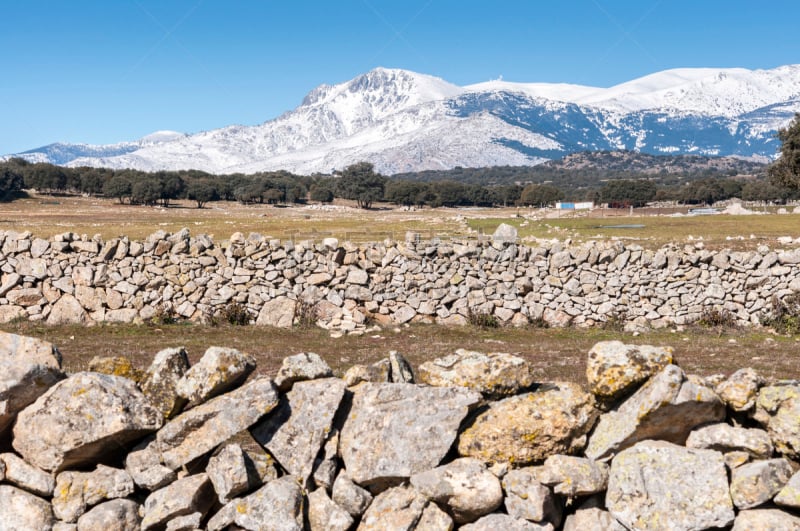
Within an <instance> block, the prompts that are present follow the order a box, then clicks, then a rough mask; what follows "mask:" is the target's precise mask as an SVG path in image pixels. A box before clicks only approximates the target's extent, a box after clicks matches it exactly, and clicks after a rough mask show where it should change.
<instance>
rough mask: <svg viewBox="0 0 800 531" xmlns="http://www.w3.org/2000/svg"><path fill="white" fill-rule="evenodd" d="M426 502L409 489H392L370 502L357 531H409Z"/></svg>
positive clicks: (419, 516) (413, 527)
mask: <svg viewBox="0 0 800 531" xmlns="http://www.w3.org/2000/svg"><path fill="white" fill-rule="evenodd" d="M427 505H428V500H426V499H425V497H424V496H422V495H420V494H419V493H417V492H416V491H415V490H414V489H413V488H411V487H393V488H390V489H387V490H385V491H383V492H382V493H380V494H379V495H378V496H376V497H375V499H374V500H372V503H371V504H370V506H369V508H368V509H367V511H366V512H365V513H364V516H363V517H362V518H361V524H359V526H358V531H385V530H387V529H391V530H392V531H411V530H412V529H415V528H416V524H417V522H418V521H419V519H420V518H421V517H422V512H423V511H424V510H425V507H426V506H427Z"/></svg>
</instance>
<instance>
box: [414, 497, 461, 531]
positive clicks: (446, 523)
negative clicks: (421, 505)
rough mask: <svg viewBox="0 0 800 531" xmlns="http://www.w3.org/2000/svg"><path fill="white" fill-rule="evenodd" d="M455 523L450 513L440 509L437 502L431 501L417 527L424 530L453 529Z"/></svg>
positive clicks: (450, 530) (449, 530) (441, 530)
mask: <svg viewBox="0 0 800 531" xmlns="http://www.w3.org/2000/svg"><path fill="white" fill-rule="evenodd" d="M454 527H455V525H454V524H453V519H452V518H451V517H450V515H449V514H447V513H446V512H444V511H443V510H441V509H439V506H438V505H436V504H435V503H429V504H428V505H427V506H426V507H425V509H423V510H422V515H421V516H420V517H419V520H418V521H417V527H416V529H419V530H420V531H422V530H423V529H424V530H425V531H453V529H454Z"/></svg>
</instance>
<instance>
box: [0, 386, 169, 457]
mask: <svg viewBox="0 0 800 531" xmlns="http://www.w3.org/2000/svg"><path fill="white" fill-rule="evenodd" d="M162 422H163V418H162V416H161V413H160V412H159V411H158V410H156V409H155V408H154V407H153V406H152V405H151V404H150V402H149V401H148V400H147V399H146V398H145V397H144V395H143V394H142V393H141V391H139V389H138V388H137V387H136V384H135V383H133V382H132V381H130V380H128V379H127V378H122V377H119V376H109V375H105V374H97V373H77V374H75V375H73V376H70V377H69V378H67V379H66V380H62V381H61V382H59V383H57V384H56V385H55V386H53V387H52V388H50V390H48V391H47V392H46V393H45V394H44V395H42V396H40V397H39V398H38V399H37V400H36V402H34V403H33V404H31V405H30V406H28V407H27V408H26V409H25V410H24V411H22V412H21V413H20V414H19V417H18V419H17V423H16V425H15V426H14V441H13V446H14V449H16V450H17V452H19V453H20V454H21V455H22V456H23V457H24V458H25V460H26V461H28V462H30V463H31V464H33V465H36V466H38V467H39V468H42V469H44V470H48V471H60V470H63V469H65V468H67V467H71V466H79V465H82V464H86V463H92V462H95V461H96V460H97V459H98V458H99V457H101V456H103V455H105V454H108V453H111V452H114V451H118V450H119V448H121V447H125V445H126V444H128V443H129V442H131V441H133V440H135V439H138V438H141V437H144V436H145V435H147V434H148V433H151V432H153V431H155V430H157V429H158V428H160V427H161V424H162Z"/></svg>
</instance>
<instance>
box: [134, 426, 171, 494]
mask: <svg viewBox="0 0 800 531" xmlns="http://www.w3.org/2000/svg"><path fill="white" fill-rule="evenodd" d="M125 470H126V471H127V472H128V474H130V476H131V478H133V482H134V483H136V485H137V486H139V487H141V488H143V489H146V490H149V491H154V490H158V489H160V488H161V487H164V486H166V485H168V484H170V483H172V482H173V481H175V479H176V478H177V474H176V473H175V471H174V470H172V469H171V468H167V467H165V466H164V463H163V461H162V459H161V452H160V451H159V450H158V444H157V442H156V439H155V436H154V435H153V436H150V437H148V438H146V439H144V440H143V441H142V442H140V443H139V444H138V445H136V446H135V447H134V448H133V450H132V451H131V452H130V453H128V455H127V457H126V458H125Z"/></svg>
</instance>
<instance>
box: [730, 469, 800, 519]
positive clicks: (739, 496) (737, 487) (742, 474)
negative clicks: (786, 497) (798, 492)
mask: <svg viewBox="0 0 800 531" xmlns="http://www.w3.org/2000/svg"><path fill="white" fill-rule="evenodd" d="M791 477H792V466H791V465H790V464H789V462H788V461H787V460H786V459H768V460H765V461H755V462H753V463H747V464H746V465H742V466H740V467H737V468H734V469H733V471H731V499H732V500H733V504H734V505H735V506H736V507H737V508H738V509H752V508H753V507H757V506H759V505H761V504H763V503H766V502H768V501H769V500H771V499H772V498H773V497H774V496H775V495H776V494H778V492H780V490H781V489H782V488H783V487H784V486H785V485H786V483H788V481H789V478H791Z"/></svg>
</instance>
